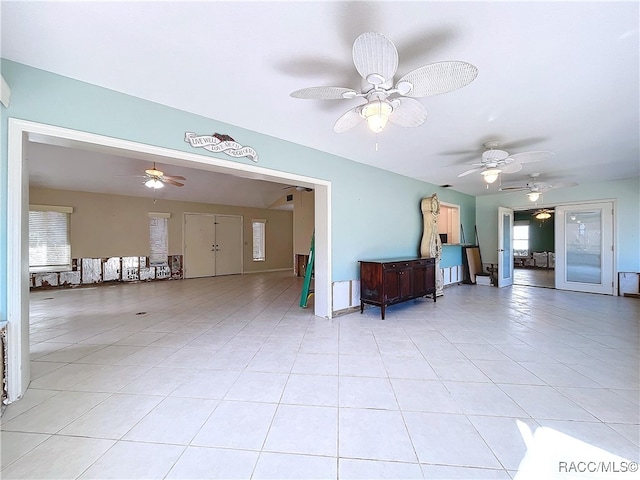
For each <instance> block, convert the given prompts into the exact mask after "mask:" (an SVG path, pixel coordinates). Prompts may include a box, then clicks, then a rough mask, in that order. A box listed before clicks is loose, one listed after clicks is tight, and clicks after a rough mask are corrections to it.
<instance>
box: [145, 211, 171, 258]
mask: <svg viewBox="0 0 640 480" xmlns="http://www.w3.org/2000/svg"><path fill="white" fill-rule="evenodd" d="M148 216H149V265H151V266H153V267H164V266H167V265H169V260H168V258H169V219H170V218H171V214H170V213H164V212H149V213H148Z"/></svg>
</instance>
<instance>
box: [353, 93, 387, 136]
mask: <svg viewBox="0 0 640 480" xmlns="http://www.w3.org/2000/svg"><path fill="white" fill-rule="evenodd" d="M391 112H393V107H392V106H391V104H390V103H389V102H387V101H386V100H380V99H375V100H371V101H370V102H369V103H367V104H365V105H364V106H363V107H362V110H361V112H360V115H362V116H363V117H364V119H365V120H366V121H367V125H369V128H370V129H371V131H372V132H374V133H379V132H381V131H382V130H383V129H384V127H385V126H386V125H387V122H388V121H389V115H391Z"/></svg>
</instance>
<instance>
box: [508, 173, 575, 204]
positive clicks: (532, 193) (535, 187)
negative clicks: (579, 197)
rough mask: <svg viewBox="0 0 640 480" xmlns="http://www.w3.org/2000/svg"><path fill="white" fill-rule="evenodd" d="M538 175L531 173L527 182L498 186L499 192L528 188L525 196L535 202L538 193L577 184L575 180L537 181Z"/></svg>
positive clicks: (538, 196) (538, 195)
mask: <svg viewBox="0 0 640 480" xmlns="http://www.w3.org/2000/svg"><path fill="white" fill-rule="evenodd" d="M539 176H540V174H539V173H532V174H531V181H529V182H527V183H526V184H524V185H511V186H503V187H500V191H501V192H517V191H522V190H528V191H529V193H527V196H528V197H529V200H531V201H532V202H535V201H537V200H538V198H540V195H542V194H543V193H546V192H548V191H549V190H552V189H555V188H567V187H575V186H576V185H578V184H577V183H575V182H554V183H549V182H539V181H538V177H539Z"/></svg>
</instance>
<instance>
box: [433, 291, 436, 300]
mask: <svg viewBox="0 0 640 480" xmlns="http://www.w3.org/2000/svg"><path fill="white" fill-rule="evenodd" d="M433 301H434V302H435V301H436V292H433Z"/></svg>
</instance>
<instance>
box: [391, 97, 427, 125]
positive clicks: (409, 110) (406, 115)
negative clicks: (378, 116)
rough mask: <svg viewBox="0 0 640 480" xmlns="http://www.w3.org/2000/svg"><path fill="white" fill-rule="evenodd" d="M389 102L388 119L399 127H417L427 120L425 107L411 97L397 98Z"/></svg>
mask: <svg viewBox="0 0 640 480" xmlns="http://www.w3.org/2000/svg"><path fill="white" fill-rule="evenodd" d="M391 104H392V105H393V112H392V113H391V116H390V117H389V121H390V122H392V123H394V124H396V125H399V126H401V127H419V126H420V125H422V124H423V123H424V122H425V121H426V120H427V109H426V108H424V105H422V104H421V103H420V102H419V101H417V100H414V99H413V98H397V99H394V100H393V101H392V102H391Z"/></svg>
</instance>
